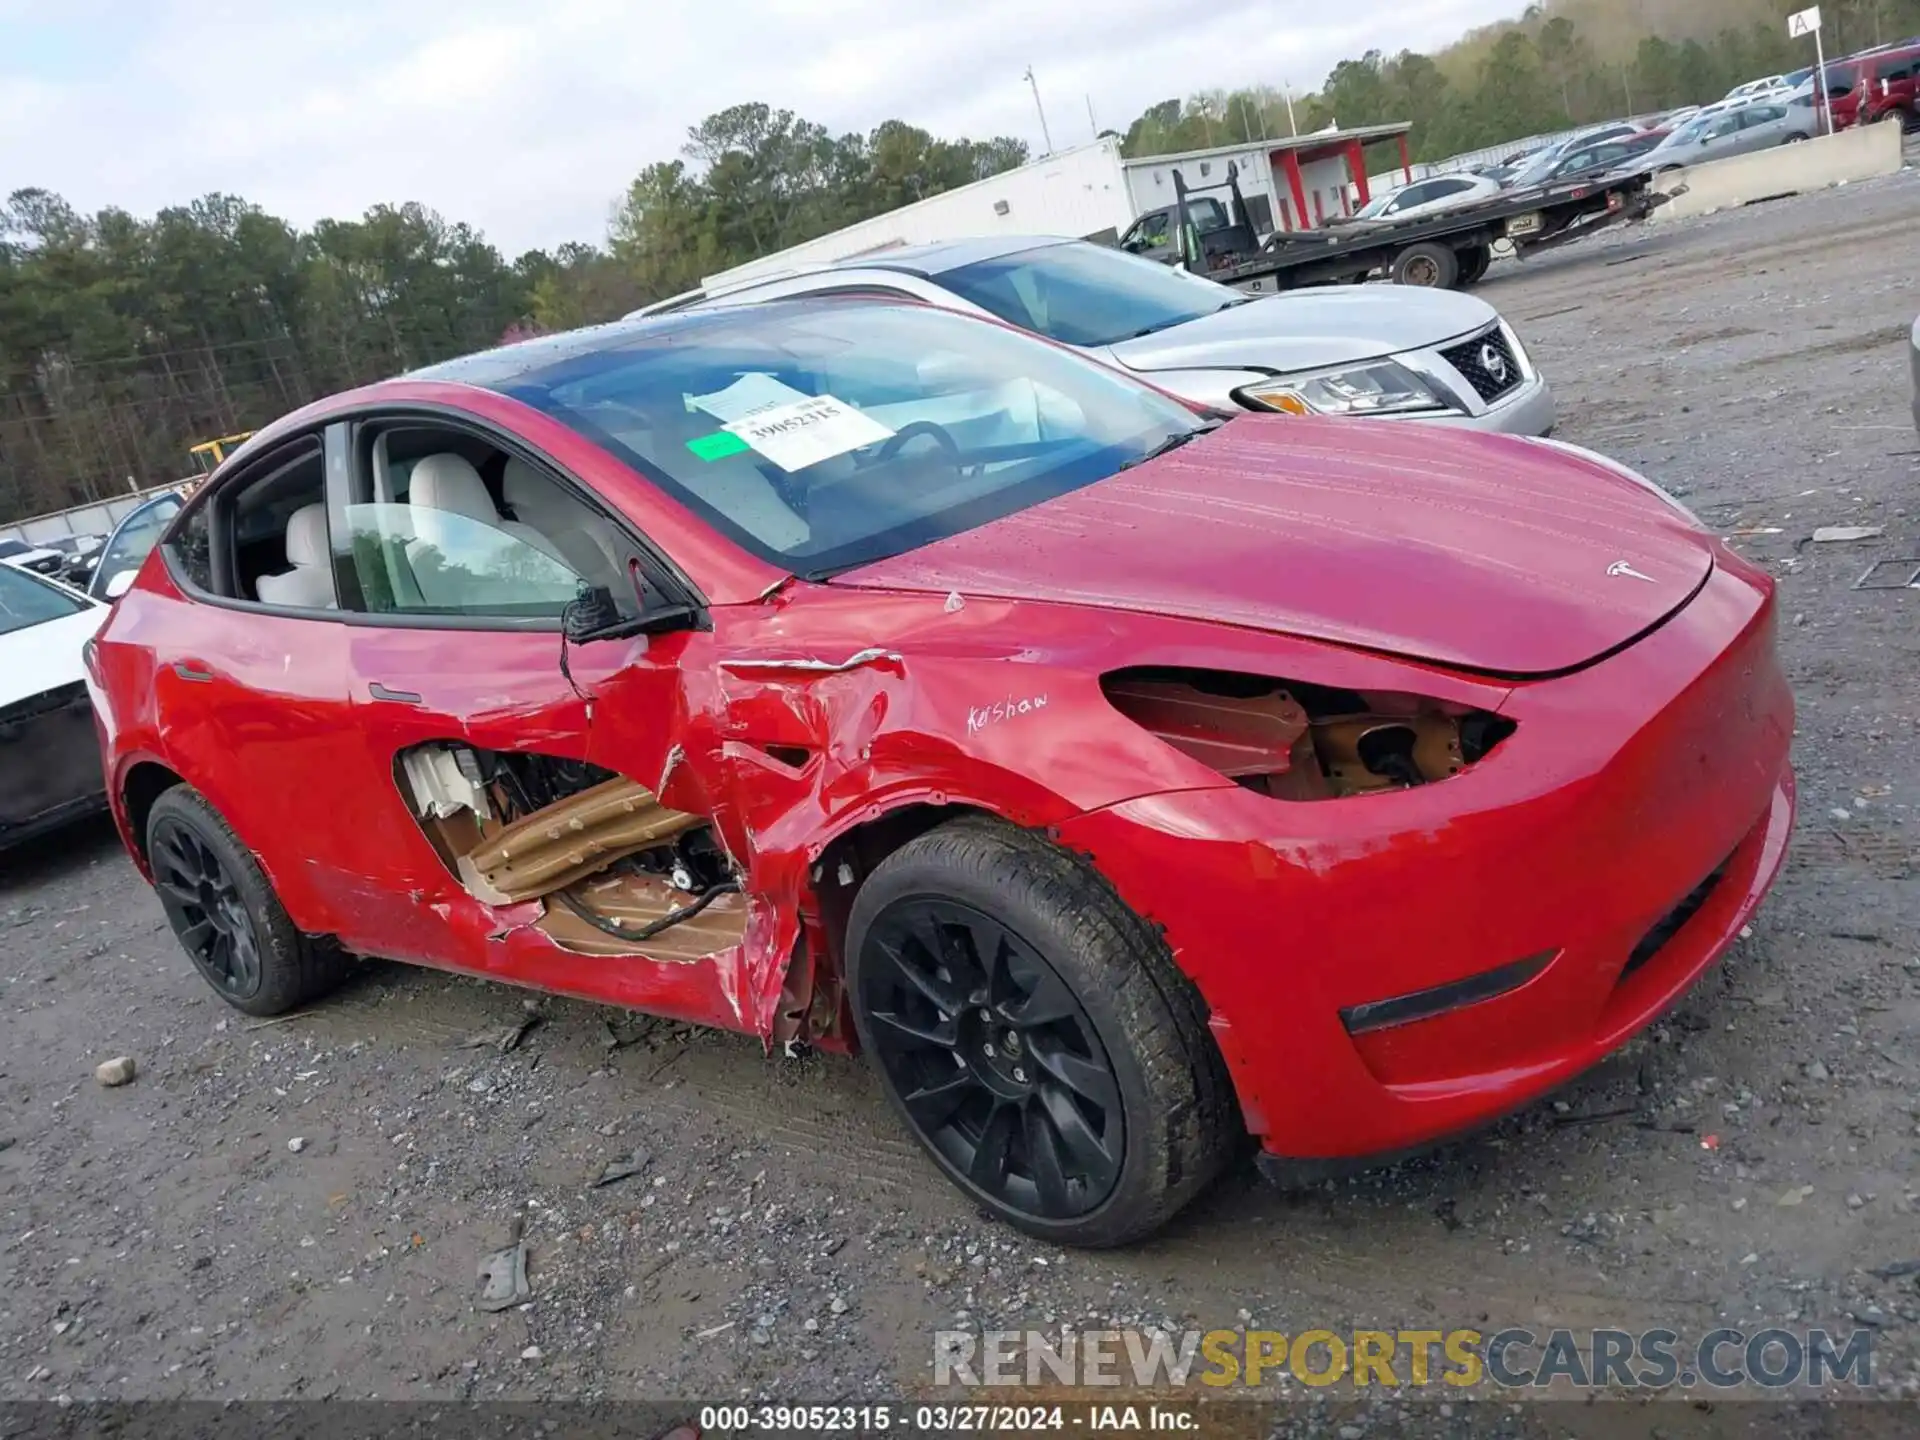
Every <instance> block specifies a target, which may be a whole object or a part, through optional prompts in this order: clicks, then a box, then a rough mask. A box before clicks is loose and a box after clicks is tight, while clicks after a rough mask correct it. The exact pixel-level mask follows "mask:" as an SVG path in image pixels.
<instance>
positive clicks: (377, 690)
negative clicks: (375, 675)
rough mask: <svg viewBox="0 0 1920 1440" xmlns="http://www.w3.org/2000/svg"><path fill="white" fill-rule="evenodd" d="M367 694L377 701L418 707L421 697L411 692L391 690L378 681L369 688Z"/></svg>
mask: <svg viewBox="0 0 1920 1440" xmlns="http://www.w3.org/2000/svg"><path fill="white" fill-rule="evenodd" d="M367 693H368V694H369V695H371V696H373V698H374V699H376V700H391V701H393V703H394V704H396V705H418V704H419V703H420V697H419V696H418V695H417V694H415V693H414V692H413V691H411V690H389V689H388V688H387V687H386V686H384V685H382V684H381V683H380V682H379V681H378V680H376V681H374V682H373V683H372V684H371V685H369V686H367Z"/></svg>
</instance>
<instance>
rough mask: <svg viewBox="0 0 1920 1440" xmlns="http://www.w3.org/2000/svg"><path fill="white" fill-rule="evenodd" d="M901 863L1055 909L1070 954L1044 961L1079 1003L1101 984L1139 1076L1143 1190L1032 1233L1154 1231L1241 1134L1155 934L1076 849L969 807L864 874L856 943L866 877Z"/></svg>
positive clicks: (1202, 1022)
mask: <svg viewBox="0 0 1920 1440" xmlns="http://www.w3.org/2000/svg"><path fill="white" fill-rule="evenodd" d="M909 866H911V867H915V868H918V867H920V866H930V867H935V868H937V869H938V870H940V871H943V872H946V873H951V874H955V875H957V876H967V877H971V878H972V879H973V880H975V881H976V882H977V883H979V884H980V885H982V886H985V887H988V889H989V893H995V894H999V895H1003V896H1014V895H1018V896H1019V897H1020V899H1021V900H1022V901H1023V902H1025V903H1027V904H1031V905H1033V906H1035V907H1039V908H1040V909H1041V910H1042V911H1043V913H1045V912H1047V911H1050V912H1051V913H1053V914H1054V915H1056V916H1058V917H1061V921H1062V928H1063V929H1064V932H1065V937H1066V948H1067V951H1068V953H1067V954H1066V955H1058V954H1055V953H1053V948H1052V947H1051V946H1049V947H1047V958H1048V959H1049V960H1050V961H1052V962H1053V963H1054V964H1055V966H1056V968H1063V974H1064V975H1065V978H1067V980H1068V981H1069V983H1070V984H1071V985H1073V987H1074V988H1075V989H1076V990H1078V991H1080V992H1081V996H1082V1001H1083V1003H1085V1001H1086V998H1087V996H1086V987H1087V986H1088V985H1089V984H1090V983H1098V984H1100V985H1101V986H1103V987H1104V997H1105V998H1106V1000H1107V1003H1109V1004H1110V1005H1111V1008H1112V1011H1113V1013H1114V1015H1115V1016H1116V1018H1117V1021H1118V1026H1119V1029H1120V1030H1121V1032H1122V1035H1121V1037H1120V1038H1121V1039H1123V1041H1124V1043H1125V1044H1126V1045H1128V1046H1129V1047H1130V1048H1131V1049H1132V1051H1133V1053H1134V1055H1135V1057H1136V1059H1137V1061H1138V1063H1139V1065H1140V1067H1141V1070H1142V1072H1143V1074H1144V1075H1145V1077H1146V1082H1147V1088H1148V1091H1149V1097H1150V1099H1149V1110H1150V1115H1151V1118H1152V1120H1153V1122H1154V1124H1153V1128H1152V1129H1151V1130H1150V1131H1149V1132H1148V1133H1147V1134H1146V1135H1144V1136H1139V1135H1136V1134H1135V1133H1134V1131H1133V1130H1131V1129H1130V1131H1129V1138H1128V1149H1129V1152H1130V1155H1129V1161H1128V1165H1129V1168H1131V1165H1132V1159H1133V1157H1132V1154H1131V1152H1132V1151H1133V1147H1134V1146H1135V1145H1136V1144H1141V1143H1144V1145H1145V1147H1146V1148H1145V1154H1146V1170H1145V1177H1146V1178H1145V1183H1144V1185H1142V1186H1141V1187H1139V1189H1140V1191H1141V1192H1142V1193H1138V1194H1136V1195H1131V1196H1116V1201H1117V1202H1118V1203H1116V1202H1109V1203H1108V1205H1106V1206H1104V1207H1103V1208H1102V1209H1100V1210H1098V1211H1095V1212H1094V1213H1093V1215H1091V1216H1089V1217H1087V1220H1088V1222H1089V1223H1087V1224H1086V1225H1084V1226H1081V1227H1078V1228H1077V1229H1076V1230H1075V1233H1073V1234H1072V1235H1071V1237H1070V1239H1069V1238H1068V1237H1064V1236H1061V1235H1058V1234H1051V1232H1047V1231H1044V1230H1037V1229H1035V1230H1033V1231H1032V1233H1036V1234H1049V1235H1050V1238H1055V1239H1065V1240H1066V1241H1067V1243H1071V1244H1075V1245H1081V1246H1087V1247H1091V1248H1102V1247H1109V1246H1117V1245H1124V1244H1128V1243H1130V1242H1132V1241H1135V1240H1138V1239H1141V1238H1143V1237H1144V1236H1146V1235H1148V1234H1150V1233H1152V1232H1153V1231H1155V1230H1157V1229H1159V1228H1161V1227H1162V1226H1163V1225H1165V1224H1166V1223H1167V1221H1169V1220H1171V1219H1172V1218H1173V1216H1174V1215H1175V1214H1177V1213H1178V1212H1179V1211H1180V1210H1181V1209H1182V1208H1183V1207H1184V1206H1186V1205H1187V1204H1188V1203H1189V1202H1190V1201H1191V1200H1193V1199H1194V1198H1195V1196H1197V1195H1198V1194H1199V1193H1200V1192H1201V1191H1202V1190H1204V1189H1205V1188H1206V1187H1207V1186H1208V1185H1209V1184H1210V1183H1211V1182H1212V1181H1213V1180H1214V1179H1215V1178H1217V1176H1218V1175H1219V1173H1220V1171H1221V1170H1222V1169H1223V1168H1224V1166H1225V1165H1226V1163H1227V1162H1228V1160H1229V1159H1230V1158H1231V1157H1232V1156H1233V1154H1234V1153H1235V1150H1236V1147H1237V1145H1238V1143H1239V1141H1240V1140H1241V1139H1242V1138H1243V1137H1244V1129H1243V1127H1242V1124H1241V1121H1240V1114H1239V1109H1238V1105H1237V1102H1236V1100H1235V1097H1234V1095H1233V1090H1232V1084H1231V1082H1230V1080H1229V1079H1228V1076H1227V1074H1226V1067H1225V1064H1224V1062H1223V1061H1222V1059H1221V1057H1220V1052H1219V1049H1218V1047H1217V1046H1216V1045H1215V1044H1214V1042H1213V1036H1212V1032H1211V1031H1210V1030H1209V1029H1208V1027H1207V1015H1206V1008H1205V1005H1204V1003H1203V1002H1202V1000H1201V998H1200V995H1199V993H1198V991H1196V990H1195V989H1194V987H1193V984H1192V982H1190V981H1189V980H1188V979H1187V977H1186V976H1185V975H1183V974H1181V973H1180V970H1179V969H1178V967H1177V966H1176V965H1175V964H1174V960H1173V954H1172V952H1171V951H1170V950H1169V949H1168V947H1167V943H1166V941H1165V939H1164V938H1163V937H1162V936H1161V934H1160V932H1159V931H1158V930H1156V929H1155V928H1154V927H1153V926H1151V925H1149V924H1148V923H1147V922H1146V921H1145V920H1144V919H1142V918H1141V917H1140V916H1139V915H1138V914H1137V913H1136V912H1134V911H1133V910H1132V909H1131V908H1129V907H1128V906H1127V905H1126V903H1125V902H1124V901H1122V900H1121V898H1120V896H1119V894H1118V893H1117V892H1116V891H1115V890H1114V889H1113V887H1112V885H1111V884H1110V883H1109V882H1108V881H1107V879H1106V877H1105V876H1104V875H1102V874H1101V873H1100V872H1099V871H1098V870H1096V869H1095V868H1094V867H1093V866H1092V865H1091V864H1090V863H1088V862H1087V861H1086V860H1084V859H1083V858H1081V857H1080V856H1077V855H1074V854H1072V853H1070V852H1069V851H1066V850H1064V849H1062V848H1060V847H1059V846H1057V845H1055V844H1053V843H1051V842H1050V841H1048V840H1046V839H1044V838H1043V837H1041V836H1039V835H1036V834H1034V833H1033V832H1031V831H1026V830H1021V829H1019V828H1017V827H1015V826H1013V825H1010V824H1007V823H1005V822H1002V821H998V820H994V819H992V818H990V817H986V816H967V817H963V818H960V819H956V820H952V821H949V822H947V823H946V824H943V825H940V826H937V827H936V828H934V829H932V830H930V831H927V832H925V833H924V834H922V835H920V836H918V837H916V838H915V839H913V840H911V841H909V842H907V844H905V845H903V846H902V847H901V848H900V849H899V850H897V851H895V852H894V853H893V854H892V855H891V856H889V857H888V859H887V860H886V861H885V862H884V863H883V864H882V865H881V866H880V867H878V868H877V869H876V870H875V872H874V873H873V875H871V876H869V877H868V878H867V881H866V882H865V884H863V885H862V887H861V891H860V894H859V895H857V896H856V897H855V900H854V913H853V916H852V919H851V923H850V924H849V926H848V935H849V939H850V940H852V941H856V942H857V940H858V939H859V937H860V936H861V935H862V934H863V933H864V931H865V927H866V923H867V922H868V921H869V920H870V919H871V917H872V916H873V915H874V914H875V913H876V912H877V911H878V909H879V908H880V906H881V904H882V903H884V902H872V903H867V904H863V901H871V897H872V896H873V895H874V894H876V893H879V892H876V891H874V890H873V889H872V888H871V887H872V886H873V883H874V881H875V880H876V879H878V878H880V877H881V876H882V875H883V874H886V873H888V872H890V871H893V872H897V871H900V870H904V869H905V868H907V867H909ZM884 888H885V887H884V886H883V887H882V889H883V890H884ZM1027 938H1028V940H1029V942H1032V941H1033V939H1034V937H1033V936H1031V935H1029V936H1027ZM850 953H851V952H850ZM1132 1118H1134V1117H1130V1119H1132ZM1122 1183H1123V1186H1124V1185H1125V1184H1126V1182H1125V1181H1124V1180H1123V1182H1122ZM1016 1223H1017V1222H1016ZM1028 1228H1030V1229H1031V1228H1032V1227H1028Z"/></svg>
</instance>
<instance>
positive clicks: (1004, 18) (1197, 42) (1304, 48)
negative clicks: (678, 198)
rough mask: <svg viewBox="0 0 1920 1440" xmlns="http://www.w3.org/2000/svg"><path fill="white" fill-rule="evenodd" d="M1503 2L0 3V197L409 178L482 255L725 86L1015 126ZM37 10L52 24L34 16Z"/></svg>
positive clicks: (1143, 98)
mask: <svg viewBox="0 0 1920 1440" xmlns="http://www.w3.org/2000/svg"><path fill="white" fill-rule="evenodd" d="M1519 9H1520V4H1519V0H1424V3H1420V4H1414V3H1412V0H1340V3H1337V4H1328V3H1325V0H1207V3H1200V4H1188V3H1179V0H703V3H699V4H694V3H689V0H378V3H376V0H251V3H222V0H62V3H60V4H59V5H55V4H54V3H52V0H0V193H4V192H6V191H11V190H13V189H16V188H18V187H20V186H24V185H38V186H43V187H45V188H47V189H50V190H54V191H58V192H59V193H61V194H63V195H65V196H66V197H67V198H68V199H69V200H70V201H72V202H73V203H74V204H75V205H77V206H79V207H80V208H81V209H83V210H87V211H92V210H95V209H98V208H100V207H101V206H105V205H119V206H122V207H124V208H126V209H129V210H132V211H134V212H136V213H138V214H143V215H145V214H151V213H152V212H153V211H154V210H156V209H158V208H160V207H161V206H163V205H168V204H174V203H179V202H182V201H185V200H188V199H191V198H193V197H194V196H197V195H201V194H205V193H206V192H208V191H210V190H221V191H227V192H230V193H234V194H239V195H242V196H245V197H246V198H247V199H249V200H252V201H254V202H256V203H257V204H260V205H263V206H265V207H266V208H267V209H269V210H271V211H273V212H274V213H276V214H279V215H283V216H285V217H286V218H288V219H289V220H292V221H294V222H296V223H298V224H302V225H305V224H310V223H311V222H312V221H314V220H316V219H318V218H321V217H323V216H329V215H331V216H340V217H347V216H356V215H359V214H360V213H361V212H363V211H364V210H366V209H367V207H368V206H370V205H374V204H377V203H380V202H382V201H390V202H398V201H402V200H420V201H423V202H424V203H426V204H428V205H430V206H432V207H433V208H435V209H437V210H439V211H440V212H441V213H442V214H444V215H446V216H448V217H449V218H450V219H460V220H466V221H469V222H471V223H473V224H475V225H478V226H479V227H480V228H481V229H483V230H484V231H485V232H486V233H487V235H488V237H489V238H490V239H491V240H493V241H494V243H495V244H497V245H498V246H500V248H501V249H502V250H504V251H506V252H507V253H508V254H510V255H511V254H513V253H517V252H518V251H520V250H522V249H525V248H527V247H529V246H535V245H539V246H553V245H557V244H561V243H563V242H565V241H568V240H587V241H593V242H599V241H601V240H603V239H604V238H605V234H606V220H607V212H608V209H609V207H610V205H611V204H612V202H613V201H614V199H615V198H616V197H617V196H618V195H620V193H621V192H622V191H623V190H624V189H625V187H626V184H627V182H628V181H629V180H630V179H632V177H633V176H634V175H635V174H636V173H637V172H638V171H639V170H640V169H641V167H643V166H644V165H646V164H648V163H649V162H651V161H654V160H661V159H670V158H673V157H675V156H676V155H678V153H679V150H680V146H681V144H682V143H683V141H684V139H685V133H686V129H687V127H688V126H689V125H692V124H694V123H695V122H697V121H698V120H700V119H701V118H702V117H703V116H705V115H707V114H709V113H711V112H713V111H715V110H718V109H721V108H723V107H725V106H727V105H731V104H735V103H738V102H740V101H746V100H764V101H766V102H768V103H769V104H772V105H775V106H785V107H788V108H790V109H792V110H795V111H797V112H798V113H799V114H801V115H803V116H805V117H807V118H808V119H811V120H817V121H819V122H820V123H822V124H824V125H826V126H827V127H828V128H829V129H831V130H833V131H834V132H835V133H840V132H842V131H847V130H858V131H867V130H870V129H872V128H873V126H874V125H876V124H878V123H879V122H880V121H882V120H886V119H890V118H896V117H897V118H899V119H903V120H907V121H910V122H912V123H914V124H918V125H921V126H924V127H926V128H927V129H929V130H932V131H933V132H934V133H936V134H940V135H948V136H952V135H963V134H964V135H970V136H986V135H992V134H1012V135H1018V136H1021V137H1022V138H1024V139H1026V140H1027V141H1028V142H1029V143H1030V144H1031V145H1032V146H1033V149H1034V151H1035V152H1036V153H1038V152H1039V151H1040V150H1041V148H1042V145H1041V134H1040V122H1039V119H1038V117H1037V116H1036V114H1035V111H1034V104H1033V96H1032V94H1031V92H1030V91H1029V90H1028V88H1027V86H1026V83H1025V81H1024V80H1022V78H1021V75H1022V72H1023V71H1024V70H1025V69H1026V67H1027V66H1028V65H1032V66H1033V67H1034V70H1035V72H1036V74H1037V75H1038V77H1039V81H1040V89H1041V97H1042V100H1043V101H1044V103H1045V105H1046V113H1047V120H1048V122H1049V124H1050V125H1051V127H1052V132H1053V139H1054V143H1055V145H1056V146H1060V147H1064V146H1066V145H1070V144H1078V143H1081V142H1084V141H1086V140H1088V139H1090V138H1092V129H1091V127H1090V125H1089V124H1088V118H1087V101H1088V97H1089V96H1091V97H1092V102H1093V107H1094V112H1095V114H1096V115H1097V117H1098V119H1099V122H1100V124H1101V125H1102V126H1103V127H1112V128H1114V129H1124V128H1125V126H1126V125H1127V123H1128V122H1129V121H1130V120H1132V118H1133V117H1134V116H1135V115H1136V114H1138V113H1139V112H1140V111H1141V110H1142V109H1144V108H1145V107H1146V106H1147V105H1149V104H1151V103H1152V102H1154V101H1155V100H1159V99H1163V98H1167V97H1171V96H1176V95H1178V96H1184V95H1186V94H1189V93H1190V92H1192V91H1194V90H1197V89H1203V88H1211V87H1214V86H1225V87H1233V86H1237V85H1249V84H1273V85H1279V84H1281V83H1283V82H1284V83H1290V84H1291V85H1292V86H1293V87H1294V88H1295V89H1296V90H1301V89H1311V88H1313V87H1315V86H1317V85H1318V83H1319V82H1320V80H1321V79H1322V78H1323V77H1324V76H1325V74H1326V72H1327V71H1328V69H1329V68H1331V66H1332V65H1333V64H1334V63H1335V62H1336V61H1338V60H1340V59H1342V58H1344V57H1346V56H1350V55H1358V54H1360V53H1361V52H1363V51H1365V50H1367V49H1369V48H1379V49H1381V50H1385V51H1387V52H1389V53H1391V52H1393V51H1397V50H1402V49H1416V50H1430V49H1433V48H1437V47H1438V46H1440V45H1443V44H1445V43H1446V42H1447V41H1449V40H1451V39H1453V38H1454V37H1456V36H1457V35H1459V34H1460V33H1461V32H1462V31H1463V30H1465V29H1467V28H1468V27H1470V26H1473V25H1477V24H1481V23H1484V22H1485V21H1488V20H1492V19H1497V18H1499V17H1501V16H1503V15H1508V14H1513V13H1516V12H1517V11H1518V10H1519ZM56 16H57V17H58V18H55V17H56Z"/></svg>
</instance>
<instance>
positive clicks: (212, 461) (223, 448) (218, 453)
mask: <svg viewBox="0 0 1920 1440" xmlns="http://www.w3.org/2000/svg"><path fill="white" fill-rule="evenodd" d="M252 434H253V431H251V430H243V431H241V432H240V433H239V434H238V435H222V436H221V437H220V438H219V439H218V440H202V441H201V442H200V443H199V444H198V445H195V446H193V447H192V448H190V449H189V450H188V451H187V454H188V456H190V457H191V458H192V460H193V466H194V471H195V473H196V474H199V475H211V474H212V473H213V472H214V471H215V470H217V469H219V468H220V462H221V461H223V460H225V459H226V458H227V456H229V455H231V454H232V453H233V452H234V451H236V450H238V449H239V448H240V446H241V445H242V444H244V443H245V442H246V441H247V439H248V438H249V437H251V436H252Z"/></svg>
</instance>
